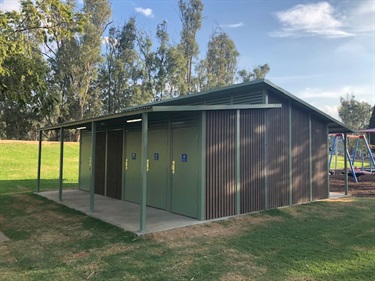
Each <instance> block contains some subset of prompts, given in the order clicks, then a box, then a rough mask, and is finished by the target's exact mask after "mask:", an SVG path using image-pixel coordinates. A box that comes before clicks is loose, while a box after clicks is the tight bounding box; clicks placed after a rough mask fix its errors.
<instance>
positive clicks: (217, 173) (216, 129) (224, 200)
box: [206, 111, 236, 219]
mask: <svg viewBox="0 0 375 281" xmlns="http://www.w3.org/2000/svg"><path fill="white" fill-rule="evenodd" d="M206 122H207V123H206V128H207V130H206V157H207V158H206V219H214V218H219V217H225V216H231V215H234V214H235V191H236V181H235V166H236V165H235V155H236V153H235V149H236V148H235V147H236V112H235V111H209V112H207V115H206Z"/></svg>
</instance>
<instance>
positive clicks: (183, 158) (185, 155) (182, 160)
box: [181, 154, 188, 162]
mask: <svg viewBox="0 0 375 281" xmlns="http://www.w3.org/2000/svg"><path fill="white" fill-rule="evenodd" d="M187 160H188V157H187V154H181V162H187Z"/></svg>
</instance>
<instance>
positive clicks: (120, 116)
mask: <svg viewBox="0 0 375 281" xmlns="http://www.w3.org/2000/svg"><path fill="white" fill-rule="evenodd" d="M241 90H246V91H247V90H248V91H252V92H254V91H261V90H272V92H273V93H276V94H278V95H280V96H281V97H283V98H286V99H288V100H289V101H290V102H293V103H294V104H297V105H298V106H300V107H302V108H303V109H304V110H306V111H308V112H309V113H311V114H313V115H315V116H317V117H319V118H321V119H323V120H325V121H327V123H328V130H329V133H353V132H354V131H353V130H352V129H350V128H349V127H347V126H346V125H345V124H343V123H341V122H340V121H338V120H336V119H334V118H333V117H331V116H329V115H328V114H326V113H324V112H323V111H320V110H319V109H317V108H315V107H314V106H312V105H310V104H308V103H307V102H305V101H303V100H302V99H300V98H298V97H296V96H294V95H292V94H291V93H289V92H288V91H286V90H284V89H282V88H281V87H279V86H277V85H275V84H273V83H272V82H271V81H269V80H266V79H260V80H255V81H250V82H245V83H241V84H235V85H230V86H226V87H222V88H215V89H211V90H208V91H204V92H199V93H192V94H188V95H184V96H180V97H177V98H171V99H167V100H163V101H158V102H153V103H149V104H144V105H140V106H134V107H130V108H126V109H124V110H123V111H122V112H120V113H115V114H110V115H104V116H99V117H95V118H90V119H84V120H78V121H74V122H67V123H61V124H56V125H52V126H47V127H44V128H41V129H40V130H42V131H45V130H56V129H60V128H65V129H76V128H78V127H82V126H90V124H91V122H105V121H109V120H111V121H116V120H118V121H123V120H126V119H132V118H136V117H138V116H139V115H141V114H142V113H145V112H156V111H159V112H160V111H161V108H163V111H165V112H169V111H176V110H175V109H174V110H173V109H172V106H176V107H179V108H181V111H183V109H184V108H183V105H186V102H189V103H194V102H198V101H201V100H202V99H204V98H208V97H216V96H220V95H228V94H231V93H236V92H238V91H241ZM266 105H267V104H266ZM254 106H256V105H247V106H246V105H243V104H239V105H232V106H231V107H230V109H244V108H254ZM257 106H258V108H261V107H262V106H263V108H267V106H265V104H259V105H257ZM192 107H195V108H196V111H201V110H209V108H208V107H202V106H194V105H192V106H189V111H191V110H194V109H193V108H192ZM274 107H275V105H272V104H269V106H268V108H274ZM168 108H169V109H168ZM219 109H220V108H219V107H218V108H216V109H214V108H212V110H219ZM223 109H229V107H228V106H224V107H223ZM185 110H186V108H185Z"/></svg>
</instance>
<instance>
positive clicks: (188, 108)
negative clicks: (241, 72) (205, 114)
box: [40, 104, 282, 131]
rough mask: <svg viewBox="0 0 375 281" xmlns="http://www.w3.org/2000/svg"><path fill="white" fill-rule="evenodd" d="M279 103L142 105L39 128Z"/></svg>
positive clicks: (274, 106) (263, 106) (270, 105)
mask: <svg viewBox="0 0 375 281" xmlns="http://www.w3.org/2000/svg"><path fill="white" fill-rule="evenodd" d="M281 107H282V105H281V104H238V105H177V106H176V105H173V106H169V105H165V106H162V105H159V106H158V105H155V106H147V107H142V108H139V109H136V108H134V109H133V110H130V111H127V112H122V113H117V114H111V115H106V116H102V117H96V118H91V119H85V120H80V121H74V122H68V123H62V124H57V125H53V126H48V127H44V128H41V129H40V131H49V130H58V129H61V128H64V129H80V128H83V127H86V128H87V127H91V124H92V122H98V123H101V122H107V121H109V120H111V121H116V120H117V121H120V122H126V121H128V120H132V119H134V118H135V117H139V116H141V115H142V113H146V112H147V113H150V112H184V111H185V112H186V111H212V110H240V109H274V108H281Z"/></svg>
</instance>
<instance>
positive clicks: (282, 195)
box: [266, 96, 290, 208]
mask: <svg viewBox="0 0 375 281" xmlns="http://www.w3.org/2000/svg"><path fill="white" fill-rule="evenodd" d="M269 103H282V108H278V109H274V110H269V111H268V114H267V121H266V122H267V139H268V160H267V162H268V165H267V166H268V167H267V174H268V191H269V193H268V207H269V208H276V207H280V206H285V205H288V204H289V187H290V185H289V183H290V181H289V149H288V148H289V104H288V103H286V102H285V101H283V100H281V99H279V98H277V97H274V96H270V97H269Z"/></svg>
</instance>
